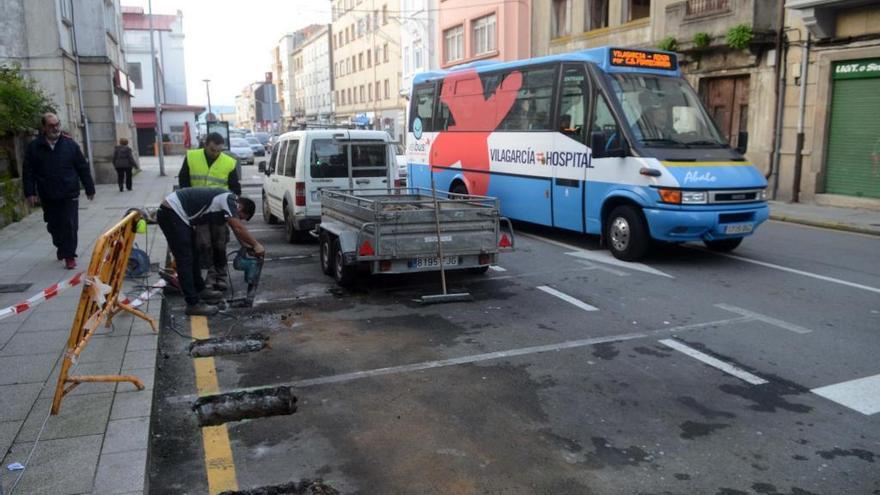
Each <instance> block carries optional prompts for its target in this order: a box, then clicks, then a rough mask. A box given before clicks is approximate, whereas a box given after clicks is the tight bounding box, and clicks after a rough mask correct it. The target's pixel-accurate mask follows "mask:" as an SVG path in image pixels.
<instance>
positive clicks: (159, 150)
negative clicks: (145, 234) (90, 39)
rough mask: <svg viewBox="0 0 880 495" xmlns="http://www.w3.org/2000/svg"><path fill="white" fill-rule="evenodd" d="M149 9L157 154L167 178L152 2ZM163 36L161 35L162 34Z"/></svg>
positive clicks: (161, 171)
mask: <svg viewBox="0 0 880 495" xmlns="http://www.w3.org/2000/svg"><path fill="white" fill-rule="evenodd" d="M147 9H148V10H149V12H148V13H147V16H148V17H149V19H150V59H152V60H151V62H152V64H151V65H152V67H153V99H154V100H155V104H156V143H157V145H156V154H158V155H159V175H160V176H163V177H164V176H165V151H164V150H163V149H162V147H163V146H164V145H165V143H163V142H162V109H161V107H162V102H161V101H160V98H161V93H160V91H159V62H158V60H157V57H156V51H155V50H156V48H155V45H154V44H153V32H154V31H153V2H152V0H150V1H149V2H148V3H147ZM160 36H161V34H160Z"/></svg>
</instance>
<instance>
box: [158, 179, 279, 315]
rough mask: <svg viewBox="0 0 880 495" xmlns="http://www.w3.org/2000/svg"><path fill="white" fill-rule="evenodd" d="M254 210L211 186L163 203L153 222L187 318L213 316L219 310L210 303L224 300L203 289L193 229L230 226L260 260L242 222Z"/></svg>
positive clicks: (178, 193) (183, 191)
mask: <svg viewBox="0 0 880 495" xmlns="http://www.w3.org/2000/svg"><path fill="white" fill-rule="evenodd" d="M254 211H256V205H254V202H253V201H251V200H250V199H248V198H242V197H238V196H236V195H234V194H232V193H231V192H229V191H224V190H222V189H218V188H210V187H190V188H186V189H180V190H178V191H175V192H173V193H171V194H169V195H168V196H166V197H165V200H164V201H162V205H161V206H160V207H159V211H158V212H157V214H156V220H157V221H158V223H159V228H161V229H162V233H163V234H165V239H166V240H167V241H168V248H169V249H170V250H171V253H172V254H173V255H174V260H175V262H176V263H177V278H178V280H179V282H180V289H181V291H182V292H183V296H184V298H185V299H186V314H187V315H191V316H192V315H202V316H211V315H214V314H216V313H217V311H218V308H217V306H215V305H213V304H209V303H211V302H219V301H220V300H221V299H222V298H223V293H221V292H217V291H215V290H212V289H211V288H210V287H206V286H205V281H204V280H203V279H202V270H201V268H200V267H199V250H198V247H197V246H196V242H195V232H194V230H193V229H194V228H197V227H198V226H199V225H219V226H223V227H224V228H225V227H226V225H229V227H230V228H231V229H232V232H233V233H234V234H235V237H237V238H238V242H240V243H241V244H242V245H243V246H247V247H249V248H250V249H252V250H253V251H254V254H256V255H257V256H259V257H262V256H263V255H264V254H265V252H266V250H265V249H264V248H263V245H262V244H260V243H259V242H257V240H256V239H254V237H253V236H252V235H251V233H250V232H248V230H247V228H246V227H245V226H244V224H243V223H242V222H241V221H242V220H250V219H251V217H252V216H254ZM224 268H225V267H224Z"/></svg>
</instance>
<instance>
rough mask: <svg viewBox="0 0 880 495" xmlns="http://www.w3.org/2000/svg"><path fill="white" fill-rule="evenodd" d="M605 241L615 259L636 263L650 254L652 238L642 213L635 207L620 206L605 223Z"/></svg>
mask: <svg viewBox="0 0 880 495" xmlns="http://www.w3.org/2000/svg"><path fill="white" fill-rule="evenodd" d="M605 239H606V242H607V243H608V249H609V250H611V254H613V255H614V257H615V258H617V259H619V260H623V261H636V260H639V259H641V258H642V257H643V256H644V255H645V253H647V252H648V246H649V245H650V237H649V236H648V228H647V226H645V220H644V219H643V218H642V215H641V212H639V210H637V209H636V208H635V207H632V206H629V205H624V206H618V207H617V208H615V209H614V210H612V211H611V214H610V215H608V219H607V221H606V222H605Z"/></svg>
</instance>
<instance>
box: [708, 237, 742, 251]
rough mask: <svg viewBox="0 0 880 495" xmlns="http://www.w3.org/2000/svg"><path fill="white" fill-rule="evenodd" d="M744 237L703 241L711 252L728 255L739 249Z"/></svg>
mask: <svg viewBox="0 0 880 495" xmlns="http://www.w3.org/2000/svg"><path fill="white" fill-rule="evenodd" d="M742 241H743V238H742V237H734V238H732V239H719V240H717V241H703V243H704V244H705V245H706V247H707V248H709V250H710V251H715V252H718V253H726V252H728V251H733V250H734V249H736V248H737V246H739V245H740V243H742Z"/></svg>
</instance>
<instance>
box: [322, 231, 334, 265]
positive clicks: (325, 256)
mask: <svg viewBox="0 0 880 495" xmlns="http://www.w3.org/2000/svg"><path fill="white" fill-rule="evenodd" d="M320 242H321V271H322V272H324V274H325V275H333V262H334V258H335V256H334V253H333V241H332V240H331V239H330V234H328V233H327V232H321V241H320Z"/></svg>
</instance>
